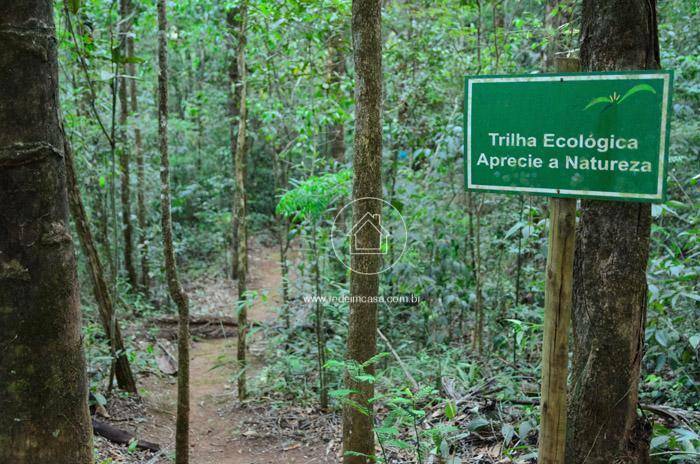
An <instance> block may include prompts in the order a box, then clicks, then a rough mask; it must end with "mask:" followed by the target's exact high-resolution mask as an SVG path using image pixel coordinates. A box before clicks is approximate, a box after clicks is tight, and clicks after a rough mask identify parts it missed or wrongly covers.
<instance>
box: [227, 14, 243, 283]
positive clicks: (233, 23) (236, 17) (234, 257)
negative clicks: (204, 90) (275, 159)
mask: <svg viewBox="0 0 700 464" xmlns="http://www.w3.org/2000/svg"><path fill="white" fill-rule="evenodd" d="M240 14H241V10H240V8H232V9H230V10H229V11H228V12H227V13H226V23H227V25H228V29H229V40H230V44H229V45H230V48H231V51H232V52H233V51H234V50H235V53H231V62H230V63H229V68H228V75H229V94H228V98H229V117H230V122H229V135H230V138H231V163H232V164H233V169H234V173H233V176H234V179H235V178H236V169H237V167H236V149H237V146H238V144H237V142H238V140H237V139H238V130H237V125H238V122H239V117H240V110H241V79H240V74H239V72H238V53H239V44H237V42H238V41H239V35H240V28H241V20H240ZM237 195H238V186H237V185H236V186H234V188H233V196H232V199H231V278H232V279H237V278H238V212H237V208H238V196H237Z"/></svg>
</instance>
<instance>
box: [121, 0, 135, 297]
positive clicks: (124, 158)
mask: <svg viewBox="0 0 700 464" xmlns="http://www.w3.org/2000/svg"><path fill="white" fill-rule="evenodd" d="M119 8H120V16H121V20H120V22H119V49H120V55H121V60H120V61H122V63H123V64H122V67H123V71H124V72H123V73H122V76H121V77H120V78H119V103H120V109H119V138H120V142H121V143H120V150H119V174H120V183H121V207H122V233H123V234H124V267H125V268H126V274H127V278H128V279H129V285H131V288H132V289H136V288H137V287H138V275H137V273H136V267H135V266H134V240H133V235H134V227H133V225H132V223H131V156H130V142H129V131H128V130H127V125H128V123H129V98H128V91H127V90H128V89H127V78H126V77H125V74H126V71H128V69H129V66H128V64H127V62H128V61H129V59H128V58H129V48H128V36H129V34H130V32H131V1H130V0H121V3H120V7H119ZM129 80H133V78H132V79H129Z"/></svg>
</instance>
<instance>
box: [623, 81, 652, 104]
mask: <svg viewBox="0 0 700 464" xmlns="http://www.w3.org/2000/svg"><path fill="white" fill-rule="evenodd" d="M639 92H651V93H653V94H656V90H654V88H653V87H652V86H650V85H649V84H637V85H635V86H634V87H632V88H631V89H629V90H628V91H627V93H626V94H625V95H624V96H623V97H622V98H620V101H618V102H617V104H618V105H620V104H622V102H623V101H625V100H626V99H628V98H629V97H631V96H632V95H634V94H635V93H639Z"/></svg>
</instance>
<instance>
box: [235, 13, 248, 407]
mask: <svg viewBox="0 0 700 464" xmlns="http://www.w3.org/2000/svg"><path fill="white" fill-rule="evenodd" d="M239 14H240V20H239V21H240V30H239V33H238V51H237V55H238V57H237V65H238V78H239V87H240V90H239V92H240V95H239V110H238V135H237V140H236V156H235V160H234V165H235V175H236V195H235V199H236V213H237V220H238V224H237V232H238V233H237V239H238V241H237V253H236V254H237V271H236V273H237V275H238V303H237V306H238V347H237V353H236V359H237V360H238V369H239V373H238V398H239V399H242V400H243V399H245V398H246V396H247V390H246V372H245V370H246V337H247V336H248V309H247V306H248V303H247V301H246V299H247V291H248V287H247V274H248V245H247V242H248V232H247V228H246V209H247V207H246V203H247V198H246V185H245V177H246V176H245V158H246V148H247V147H246V129H247V119H248V107H247V105H246V92H247V82H246V64H245V47H246V43H247V37H246V31H247V28H248V2H247V0H243V2H242V4H241V6H240V13H239Z"/></svg>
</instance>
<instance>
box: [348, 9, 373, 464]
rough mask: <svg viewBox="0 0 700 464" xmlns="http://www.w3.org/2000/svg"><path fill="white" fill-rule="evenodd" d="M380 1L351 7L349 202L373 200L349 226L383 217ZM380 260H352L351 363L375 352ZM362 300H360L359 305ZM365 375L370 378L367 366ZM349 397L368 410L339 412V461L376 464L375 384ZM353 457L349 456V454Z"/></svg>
mask: <svg viewBox="0 0 700 464" xmlns="http://www.w3.org/2000/svg"><path fill="white" fill-rule="evenodd" d="M381 35H382V34H381V2H380V1H379V0H354V1H353V2H352V42H353V56H354V60H355V139H354V155H353V170H354V173H355V177H354V181H353V199H354V200H360V199H362V198H367V197H372V198H375V200H363V201H356V202H355V203H354V204H353V211H352V214H353V222H354V224H358V223H359V222H360V220H361V219H362V218H363V217H365V214H368V213H369V214H372V215H377V214H381V209H382V207H381V204H382V202H381V201H380V200H379V198H381V197H382V180H381V177H382V175H381V164H382V159H381V157H382V38H381ZM369 229H371V227H364V228H361V229H360V230H359V232H358V233H357V234H356V237H355V240H357V242H356V243H355V246H356V247H357V248H365V249H377V248H378V247H379V236H378V235H377V234H372V232H371V231H370V230H369ZM379 266H380V255H377V254H367V255H358V254H355V255H353V256H352V260H351V268H352V273H351V277H350V295H351V297H352V298H353V302H351V303H350V316H349V324H348V344H347V346H348V351H347V358H348V360H350V361H354V362H357V363H360V364H362V363H364V362H365V361H367V360H369V359H370V358H371V357H372V356H374V355H375V354H376V352H377V335H376V334H377V303H376V297H377V295H378V292H379V275H378V272H379ZM363 299H364V301H362V300H363ZM365 370H366V372H367V373H369V374H373V373H374V367H373V366H371V365H370V366H368V367H367V368H366V369H365ZM346 384H347V388H349V389H351V390H354V391H355V392H356V393H353V394H352V395H351V396H350V399H351V400H353V401H354V402H355V403H356V404H358V405H360V406H361V407H362V408H364V409H366V411H361V410H358V408H356V407H355V406H352V405H350V404H346V405H345V407H344V408H343V450H344V453H343V454H344V455H343V462H344V464H369V463H371V462H374V429H373V420H374V413H373V407H372V405H371V403H370V399H371V398H372V397H373V396H374V385H373V384H372V383H368V382H361V381H358V380H356V379H355V378H354V377H353V376H352V375H348V376H347V378H346ZM348 452H351V453H352V454H348Z"/></svg>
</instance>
